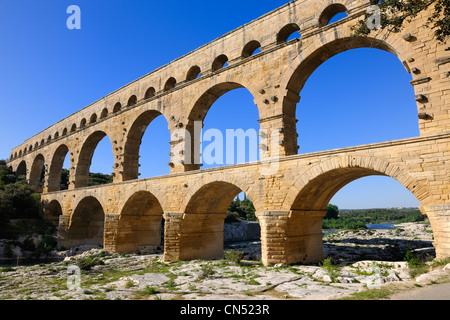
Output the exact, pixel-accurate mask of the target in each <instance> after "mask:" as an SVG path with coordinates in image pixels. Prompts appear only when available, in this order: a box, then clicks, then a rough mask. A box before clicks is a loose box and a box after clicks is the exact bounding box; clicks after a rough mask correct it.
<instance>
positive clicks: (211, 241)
mask: <svg viewBox="0 0 450 320" xmlns="http://www.w3.org/2000/svg"><path fill="white" fill-rule="evenodd" d="M241 192H242V189H241V188H240V187H238V186H236V185H235V184H232V183H229V182H225V181H213V182H210V183H205V184H204V185H202V186H201V187H200V188H198V189H196V190H195V192H194V193H193V194H190V195H188V196H187V197H186V198H188V199H189V200H188V202H187V204H186V207H185V210H184V214H183V216H182V219H181V221H180V224H179V259H181V260H192V259H220V258H221V257H222V256H223V241H224V236H223V230H224V221H225V218H226V213H227V210H228V208H229V206H230V203H231V202H232V201H233V199H234V198H235V197H236V196H237V195H238V194H239V193H241ZM249 198H250V199H251V197H249Z"/></svg>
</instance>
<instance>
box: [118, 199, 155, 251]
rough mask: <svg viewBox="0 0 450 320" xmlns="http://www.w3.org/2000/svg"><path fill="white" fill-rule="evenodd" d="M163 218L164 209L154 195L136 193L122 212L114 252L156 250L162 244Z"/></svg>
mask: <svg viewBox="0 0 450 320" xmlns="http://www.w3.org/2000/svg"><path fill="white" fill-rule="evenodd" d="M162 218H163V209H162V207H161V204H160V203H159V201H158V199H157V198H156V197H155V196H154V195H153V194H152V193H150V192H148V191H137V192H136V193H134V194H133V195H132V196H131V197H129V198H128V200H127V201H126V203H125V204H124V205H123V207H122V209H121V211H120V216H119V220H118V225H117V235H116V238H115V248H114V251H115V252H127V253H130V252H136V251H143V250H146V251H148V250H155V249H156V248H157V247H159V246H160V245H161V242H162V239H161V228H162V225H161V222H162Z"/></svg>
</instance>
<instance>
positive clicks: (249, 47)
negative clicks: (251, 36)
mask: <svg viewBox="0 0 450 320" xmlns="http://www.w3.org/2000/svg"><path fill="white" fill-rule="evenodd" d="M259 52H261V44H260V43H259V42H258V41H256V40H253V41H250V42H249V43H247V44H246V45H245V47H244V48H243V49H242V54H241V56H242V58H243V59H245V58H248V57H250V56H252V55H254V54H256V53H259Z"/></svg>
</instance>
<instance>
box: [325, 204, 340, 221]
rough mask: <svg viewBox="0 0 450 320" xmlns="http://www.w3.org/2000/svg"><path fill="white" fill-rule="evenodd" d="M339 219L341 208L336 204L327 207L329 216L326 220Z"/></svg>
mask: <svg viewBox="0 0 450 320" xmlns="http://www.w3.org/2000/svg"><path fill="white" fill-rule="evenodd" d="M338 217H339V208H338V206H336V205H334V204H331V203H330V204H329V205H328V206H327V215H326V216H325V218H324V219H337V218H338Z"/></svg>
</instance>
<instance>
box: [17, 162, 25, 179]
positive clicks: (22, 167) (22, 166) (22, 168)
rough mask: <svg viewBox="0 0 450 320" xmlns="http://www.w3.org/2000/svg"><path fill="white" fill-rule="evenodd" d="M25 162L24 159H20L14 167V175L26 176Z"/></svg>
mask: <svg viewBox="0 0 450 320" xmlns="http://www.w3.org/2000/svg"><path fill="white" fill-rule="evenodd" d="M27 167H28V166H27V162H26V161H25V160H22V161H20V163H19V165H18V166H17V169H16V176H17V177H25V179H26V176H27V172H28V171H27Z"/></svg>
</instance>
